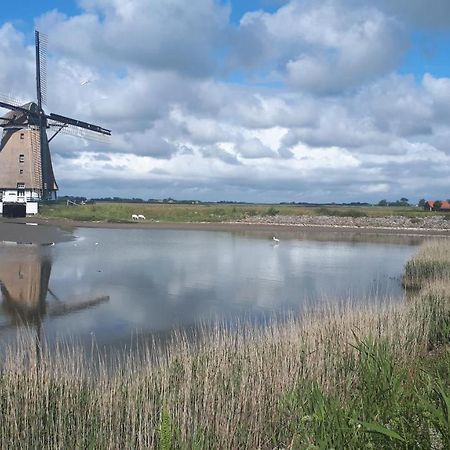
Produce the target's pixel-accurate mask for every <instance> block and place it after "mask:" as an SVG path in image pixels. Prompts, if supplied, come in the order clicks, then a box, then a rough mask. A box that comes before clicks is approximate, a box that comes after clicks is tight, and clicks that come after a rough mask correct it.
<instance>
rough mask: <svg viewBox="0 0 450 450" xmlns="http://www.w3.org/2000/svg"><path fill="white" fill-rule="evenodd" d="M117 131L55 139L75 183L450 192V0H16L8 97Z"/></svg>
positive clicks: (330, 198)
mask: <svg viewBox="0 0 450 450" xmlns="http://www.w3.org/2000/svg"><path fill="white" fill-rule="evenodd" d="M35 28H37V29H39V30H40V31H41V32H42V33H45V34H46V35H47V36H48V40H49V52H48V68H47V85H48V99H47V103H46V105H45V110H46V112H55V113H59V114H62V115H66V116H70V117H74V118H77V119H79V120H83V121H87V122H91V123H94V124H97V125H100V126H102V127H105V128H109V129H111V130H112V134H113V135H112V138H111V140H110V142H109V143H108V144H103V143H98V142H96V141H90V140H89V141H88V140H85V139H81V138H74V137H70V136H58V137H57V138H55V139H54V140H53V141H52V143H51V150H52V158H53V164H54V170H55V175H56V178H57V181H58V184H59V187H60V195H83V196H86V197H89V198H90V197H110V196H119V197H139V198H143V199H149V198H168V197H172V198H176V199H198V200H203V201H219V200H232V201H249V202H324V203H325V202H351V201H362V202H364V201H368V202H377V201H379V200H381V199H388V200H396V199H399V198H401V197H406V198H409V199H410V200H411V201H412V202H417V201H418V200H419V199H420V198H427V199H428V198H430V199H444V198H450V177H449V174H450V2H449V1H448V0H428V1H427V2H425V1H424V0H248V1H243V0H191V1H189V2H187V1H186V0H60V1H49V0H40V1H39V2H15V3H13V2H4V4H2V5H1V6H0V60H1V61H2V64H1V70H0V94H1V95H2V96H3V98H4V97H5V96H10V97H13V98H14V99H18V100H20V101H23V102H26V101H30V100H32V99H34V98H35V96H36V94H35V87H34V83H35V73H34V41H33V39H34V29H35Z"/></svg>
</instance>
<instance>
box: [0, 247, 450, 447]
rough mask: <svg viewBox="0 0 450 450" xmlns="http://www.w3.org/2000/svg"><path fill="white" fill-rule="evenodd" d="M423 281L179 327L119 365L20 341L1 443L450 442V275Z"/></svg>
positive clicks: (5, 382)
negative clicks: (390, 298) (259, 318)
mask: <svg viewBox="0 0 450 450" xmlns="http://www.w3.org/2000/svg"><path fill="white" fill-rule="evenodd" d="M441 245H442V246H444V247H445V248H446V251H447V254H448V255H450V244H449V243H448V242H447V243H441ZM430 248H431V250H429V249H424V250H423V252H432V251H433V250H432V249H434V248H435V247H430ZM427 255H429V257H430V258H432V253H431V254H430V253H427ZM421 280H422V282H421V290H420V291H419V292H418V294H417V296H415V298H414V299H413V300H411V301H407V302H404V303H402V304H394V305H374V306H371V307H365V308H352V307H345V306H342V307H330V308H328V309H325V310H321V311H316V312H314V311H311V312H309V313H307V314H305V315H303V316H301V317H292V318H290V319H289V320H287V321H284V322H273V323H270V324H268V325H267V326H265V327H254V326H251V325H247V324H241V325H239V326H237V328H233V329H229V328H227V327H225V326H219V325H217V326H214V327H212V328H206V327H205V328H204V329H201V330H199V331H198V334H197V336H196V338H195V339H194V340H192V339H191V338H189V339H188V338H187V337H186V336H185V335H184V334H183V333H175V334H174V335H173V340H172V342H171V344H170V345H169V346H168V347H165V349H164V350H161V349H160V350H158V348H159V347H158V346H157V345H156V346H152V347H148V348H146V349H142V353H141V354H140V355H130V357H129V358H128V359H126V360H125V361H124V360H120V362H117V363H116V364H115V366H114V370H113V373H112V374H111V373H110V372H108V370H107V368H106V366H105V365H104V364H103V363H102V362H101V361H100V362H99V363H98V364H96V368H95V369H94V368H93V367H92V366H90V365H86V363H85V362H84V359H83V358H82V355H81V353H80V352H79V351H78V350H76V349H75V348H72V347H70V346H69V347H66V348H62V349H61V350H60V351H59V353H58V354H56V355H53V356H52V357H48V356H46V355H45V354H44V355H43V356H42V359H41V360H40V362H38V361H37V359H36V356H35V354H34V352H33V351H31V350H29V347H27V345H26V343H22V344H20V345H19V348H18V349H16V350H14V351H13V349H11V351H10V353H9V354H8V356H7V358H6V359H5V360H4V362H3V365H2V370H1V373H0V408H1V409H0V411H1V414H2V418H1V419H2V420H1V421H0V446H1V448H21V449H23V448H160V449H170V448H196V449H202V448H205V449H206V448H208V449H209V448H229V449H236V448H267V449H273V448H298V449H329V448H336V449H338V448H339V449H341V448H342V449H344V448H345V449H361V448H373V449H380V448H395V449H413V448H417V449H419V448H420V449H445V448H450V352H449V350H448V345H447V344H448V343H449V340H450V327H449V323H450V282H449V279H448V278H446V277H445V276H443V277H439V279H438V277H437V276H434V275H433V276H431V277H427V276H426V274H422V275H421ZM430 350H432V351H431V352H430Z"/></svg>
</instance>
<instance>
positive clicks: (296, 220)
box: [240, 215, 450, 231]
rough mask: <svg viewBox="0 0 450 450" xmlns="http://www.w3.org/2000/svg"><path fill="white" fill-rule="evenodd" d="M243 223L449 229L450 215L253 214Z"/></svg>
mask: <svg viewBox="0 0 450 450" xmlns="http://www.w3.org/2000/svg"><path fill="white" fill-rule="evenodd" d="M240 222H242V223H249V224H266V225H289V226H308V227H311V226H317V227H342V228H347V227H348V228H392V229H411V230H449V231H450V216H449V218H446V217H445V216H442V217H439V216H427V217H423V218H419V217H413V218H409V217H402V216H387V217H337V216H282V215H277V216H253V217H247V218H246V219H243V220H241V221H240Z"/></svg>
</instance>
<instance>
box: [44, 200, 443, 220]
mask: <svg viewBox="0 0 450 450" xmlns="http://www.w3.org/2000/svg"><path fill="white" fill-rule="evenodd" d="M40 214H41V216H42V217H46V218H53V219H70V220H77V221H78V220H80V221H103V222H131V215H132V214H143V215H144V216H145V217H146V219H147V220H150V221H151V220H153V221H160V222H230V221H237V220H242V219H246V218H249V217H254V216H276V215H284V216H302V215H306V216H336V217H354V218H358V217H386V216H404V217H409V218H421V217H427V216H429V215H442V216H443V217H447V216H448V214H447V215H445V214H444V213H430V212H426V211H424V210H422V209H419V208H413V207H377V206H373V207H306V206H294V205H236V204H223V205H217V204H211V205H208V204H200V205H176V204H145V203H98V204H95V205H79V206H65V205H60V204H53V205H52V204H49V205H44V206H43V207H42V208H41V212H40Z"/></svg>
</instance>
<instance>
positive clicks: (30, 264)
mask: <svg viewBox="0 0 450 450" xmlns="http://www.w3.org/2000/svg"><path fill="white" fill-rule="evenodd" d="M51 269H52V260H51V255H50V254H49V252H46V251H45V249H44V248H42V247H34V246H24V247H17V248H16V249H15V251H13V252H8V255H7V256H6V255H1V257H0V292H1V297H2V303H1V312H2V313H3V316H4V317H7V318H9V321H7V322H6V323H0V333H1V332H2V331H7V330H9V329H14V328H17V327H20V326H25V327H28V328H29V329H30V330H33V329H34V330H35V333H36V352H37V356H38V359H39V357H40V353H41V349H42V323H43V321H44V319H45V318H46V317H48V318H57V317H61V316H66V315H69V314H71V313H76V312H78V311H82V310H85V309H89V308H94V307H96V306H98V305H100V304H101V303H104V302H107V301H108V300H109V296H100V297H96V298H93V299H88V300H80V301H71V302H64V301H62V300H61V299H60V298H59V296H58V295H56V294H55V293H54V292H53V291H52V290H51V288H50V286H49V281H50V274H51Z"/></svg>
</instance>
